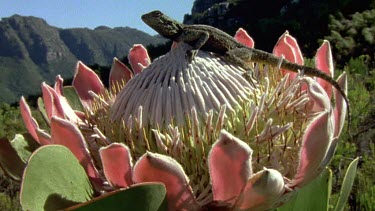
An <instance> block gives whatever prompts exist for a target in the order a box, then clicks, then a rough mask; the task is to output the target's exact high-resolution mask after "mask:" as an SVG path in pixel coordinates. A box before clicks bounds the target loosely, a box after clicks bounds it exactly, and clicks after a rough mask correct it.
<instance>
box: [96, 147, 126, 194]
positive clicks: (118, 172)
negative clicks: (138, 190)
mask: <svg viewBox="0 0 375 211" xmlns="http://www.w3.org/2000/svg"><path fill="white" fill-rule="evenodd" d="M99 154H100V158H101V161H102V164H103V172H104V175H105V177H106V179H107V180H108V182H109V183H110V184H111V185H112V186H114V187H121V188H126V187H129V186H130V185H132V184H133V181H132V166H133V164H132V157H131V155H130V151H129V148H128V147H127V146H126V145H124V144H122V143H113V144H110V145H108V146H106V147H102V148H100V149H99Z"/></svg>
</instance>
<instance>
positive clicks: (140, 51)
mask: <svg viewBox="0 0 375 211" xmlns="http://www.w3.org/2000/svg"><path fill="white" fill-rule="evenodd" d="M128 59H129V63H130V65H131V67H132V69H133V72H134V74H138V73H140V72H142V70H143V68H142V67H147V66H148V65H150V64H151V60H150V57H149V55H148V52H147V50H146V48H145V47H143V45H141V44H135V45H134V46H133V47H132V48H131V49H130V51H129V55H128ZM139 64H140V65H139Z"/></svg>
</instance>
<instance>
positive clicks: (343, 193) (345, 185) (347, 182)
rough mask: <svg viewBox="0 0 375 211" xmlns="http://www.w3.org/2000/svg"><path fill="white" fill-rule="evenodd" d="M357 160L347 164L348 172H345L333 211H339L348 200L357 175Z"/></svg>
mask: <svg viewBox="0 0 375 211" xmlns="http://www.w3.org/2000/svg"><path fill="white" fill-rule="evenodd" d="M358 160H359V158H356V159H354V160H353V161H352V162H351V163H350V164H349V167H348V170H346V173H345V177H344V180H343V182H342V187H341V190H340V195H339V198H338V200H337V203H336V206H335V209H334V210H335V211H341V210H343V209H344V207H345V203H346V201H347V200H348V197H349V194H350V191H351V190H352V186H353V182H354V178H355V175H356V173H357V165H358Z"/></svg>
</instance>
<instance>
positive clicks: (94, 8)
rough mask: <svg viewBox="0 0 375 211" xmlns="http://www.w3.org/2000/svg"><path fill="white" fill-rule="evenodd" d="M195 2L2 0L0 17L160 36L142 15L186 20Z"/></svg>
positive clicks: (179, 0) (161, 0)
mask: <svg viewBox="0 0 375 211" xmlns="http://www.w3.org/2000/svg"><path fill="white" fill-rule="evenodd" d="M193 2H194V0H159V1H156V0H122V1H120V0H117V1H116V0H109V1H104V0H60V1H58V0H0V17H9V16H11V15H13V14H19V15H24V16H35V17H40V18H43V19H45V20H46V21H47V22H48V24H50V25H53V26H57V27H60V28H76V27H87V28H91V29H93V28H95V27H97V26H101V25H105V26H108V27H118V26H129V27H132V28H137V29H140V30H142V31H145V32H147V33H149V34H156V33H155V32H154V31H153V30H152V29H150V28H149V27H148V26H147V25H146V24H144V23H143V22H142V20H141V17H140V16H141V15H142V14H144V13H146V12H149V11H152V10H156V9H158V10H161V11H163V12H164V13H166V14H168V15H169V16H170V17H173V18H175V19H177V20H180V21H182V19H183V16H184V14H186V13H191V8H192V6H193Z"/></svg>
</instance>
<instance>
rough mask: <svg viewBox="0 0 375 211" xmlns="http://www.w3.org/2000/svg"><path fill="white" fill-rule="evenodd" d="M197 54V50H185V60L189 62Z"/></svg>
mask: <svg viewBox="0 0 375 211" xmlns="http://www.w3.org/2000/svg"><path fill="white" fill-rule="evenodd" d="M197 54H198V50H190V51H187V52H186V55H185V57H186V60H187V61H188V62H189V63H191V62H192V61H193V60H194V58H195V56H196V55H197Z"/></svg>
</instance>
